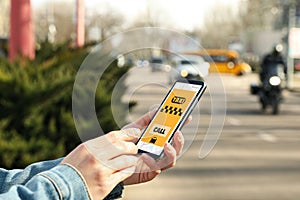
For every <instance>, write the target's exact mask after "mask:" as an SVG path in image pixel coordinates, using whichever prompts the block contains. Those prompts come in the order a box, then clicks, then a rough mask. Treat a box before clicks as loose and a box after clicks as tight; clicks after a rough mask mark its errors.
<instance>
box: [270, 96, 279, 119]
mask: <svg viewBox="0 0 300 200" xmlns="http://www.w3.org/2000/svg"><path fill="white" fill-rule="evenodd" d="M272 109H273V111H272V114H273V115H278V114H279V101H278V100H277V99H274V100H273V101H272Z"/></svg>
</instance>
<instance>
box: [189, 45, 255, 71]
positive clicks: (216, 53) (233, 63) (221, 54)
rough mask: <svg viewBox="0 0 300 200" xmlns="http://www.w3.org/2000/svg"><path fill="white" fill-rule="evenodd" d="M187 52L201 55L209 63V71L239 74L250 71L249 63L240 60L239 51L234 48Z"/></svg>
mask: <svg viewBox="0 0 300 200" xmlns="http://www.w3.org/2000/svg"><path fill="white" fill-rule="evenodd" d="M187 54H190V55H198V56H201V57H203V58H204V60H205V61H206V62H208V63H210V67H209V72H210V73H230V74H235V75H239V76H240V75H244V74H247V73H249V72H251V67H250V65H249V64H248V63H246V62H244V61H242V60H241V59H240V57H239V53H238V52H237V51H234V50H226V49H206V50H200V51H194V52H187Z"/></svg>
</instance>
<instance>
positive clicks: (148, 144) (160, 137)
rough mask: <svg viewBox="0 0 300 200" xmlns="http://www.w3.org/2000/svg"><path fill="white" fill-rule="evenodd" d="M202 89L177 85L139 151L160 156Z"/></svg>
mask: <svg viewBox="0 0 300 200" xmlns="http://www.w3.org/2000/svg"><path fill="white" fill-rule="evenodd" d="M195 88H196V89H195ZM200 88H201V85H194V87H193V88H192V85H191V84H188V83H181V82H177V83H175V85H174V87H173V90H172V91H171V92H170V93H169V95H168V96H167V98H166V99H165V101H164V102H163V103H162V105H161V106H160V108H159V110H158V111H157V113H156V115H155V117H154V119H153V120H152V121H151V123H150V124H149V126H148V127H147V129H146V130H145V131H144V134H143V137H142V138H141V140H140V141H139V142H138V144H137V145H138V147H139V149H141V150H144V151H147V152H150V153H153V154H156V155H160V153H161V152H162V150H163V146H164V144H165V143H166V142H167V141H168V139H169V137H170V136H171V135H172V133H173V132H174V129H175V128H176V127H177V125H178V124H179V122H180V120H181V119H182V117H183V116H184V114H185V112H186V110H187V109H188V106H189V105H190V104H191V103H192V100H193V98H194V97H195V96H196V95H197V92H198V91H199V90H200Z"/></svg>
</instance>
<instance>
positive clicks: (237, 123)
mask: <svg viewBox="0 0 300 200" xmlns="http://www.w3.org/2000/svg"><path fill="white" fill-rule="evenodd" d="M227 122H228V123H229V124H231V125H234V126H240V125H241V124H242V121H241V120H239V119H237V118H234V117H227Z"/></svg>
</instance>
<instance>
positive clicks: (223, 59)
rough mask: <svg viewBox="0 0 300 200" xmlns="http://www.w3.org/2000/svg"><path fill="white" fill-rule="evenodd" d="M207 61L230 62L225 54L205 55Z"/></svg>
mask: <svg viewBox="0 0 300 200" xmlns="http://www.w3.org/2000/svg"><path fill="white" fill-rule="evenodd" d="M203 58H204V60H205V61H206V62H211V61H214V62H228V57H227V56H224V55H211V56H203Z"/></svg>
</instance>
